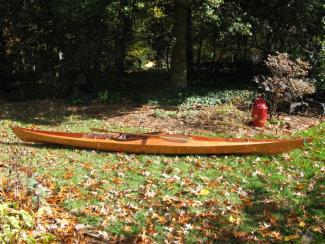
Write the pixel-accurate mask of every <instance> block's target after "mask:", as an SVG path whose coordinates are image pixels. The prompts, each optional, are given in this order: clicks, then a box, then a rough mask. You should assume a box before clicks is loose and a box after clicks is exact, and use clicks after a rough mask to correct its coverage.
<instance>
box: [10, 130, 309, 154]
mask: <svg viewBox="0 0 325 244" xmlns="http://www.w3.org/2000/svg"><path fill="white" fill-rule="evenodd" d="M12 130H13V131H14V133H15V134H16V135H17V136H18V137H19V138H20V139H21V140H23V141H26V142H38V143H51V144H59V145H66V146H73V147H78V148H88V149H97V150H107V151H114V152H129V153H149V154H278V153H284V152H288V151H291V150H293V149H295V148H298V147H302V146H303V145H304V143H305V142H307V141H310V140H309V139H303V138H298V139H290V140H280V139H275V140H256V139H235V138H216V137H204V136H190V138H189V140H188V141H186V142H174V141H169V140H163V139H161V138H157V137H152V138H150V136H149V137H148V138H141V139H138V140H131V141H119V140H113V139H109V138H105V139H96V138H89V136H87V135H88V134H87V133H66V132H51V131H42V130H34V129H27V128H21V127H13V128H12ZM161 135H168V136H171V135H169V134H161ZM175 136H177V135H175Z"/></svg>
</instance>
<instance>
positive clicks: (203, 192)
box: [199, 189, 210, 196]
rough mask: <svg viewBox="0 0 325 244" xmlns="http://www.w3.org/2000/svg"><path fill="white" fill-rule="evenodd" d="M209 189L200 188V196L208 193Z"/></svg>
mask: <svg viewBox="0 0 325 244" xmlns="http://www.w3.org/2000/svg"><path fill="white" fill-rule="evenodd" d="M209 193H210V191H209V190H208V189H202V190H201V191H200V193H199V195H200V196H206V195H209Z"/></svg>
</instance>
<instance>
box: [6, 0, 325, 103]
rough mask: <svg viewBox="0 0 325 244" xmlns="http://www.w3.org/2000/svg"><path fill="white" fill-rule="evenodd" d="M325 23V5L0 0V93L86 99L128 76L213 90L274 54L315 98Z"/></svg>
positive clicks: (257, 69) (123, 83) (323, 64)
mask: <svg viewBox="0 0 325 244" xmlns="http://www.w3.org/2000/svg"><path fill="white" fill-rule="evenodd" d="M324 16H325V3H324V2H323V1H322V0H259V1H248V0H236V1H231V0H188V1H185V0H174V1H171V0H151V1H135V0H128V1H127V0H46V1H44V0H0V30H1V32H0V90H1V93H2V94H9V96H11V97H14V98H22V99H28V98H37V97H39V98H42V97H71V96H80V94H81V96H83V95H88V96H89V95H90V94H98V93H99V92H102V91H110V90H114V89H122V88H123V89H128V86H129V83H128V81H129V80H130V77H132V76H134V75H135V74H138V75H137V76H135V77H137V78H136V82H135V85H134V84H133V85H134V86H133V87H136V86H137V82H139V87H141V86H140V83H141V81H142V80H145V79H147V80H148V79H149V78H150V77H152V78H150V79H152V80H151V81H152V82H157V80H159V79H158V78H157V77H162V78H161V79H160V80H159V82H160V83H161V85H162V86H166V87H170V88H171V89H174V90H177V89H186V88H190V87H193V86H196V85H197V84H200V85H203V86H205V81H206V80H209V81H210V83H211V79H210V78H211V77H213V79H212V80H213V83H214V85H215V86H216V87H217V86H218V84H219V83H218V82H221V81H220V80H221V77H227V76H231V77H237V78H233V79H236V80H238V81H239V82H244V80H245V79H246V80H250V79H251V78H252V77H253V76H254V75H256V74H259V73H263V72H264V68H263V67H264V65H263V60H265V58H266V57H267V55H269V54H274V53H275V52H287V53H288V54H289V55H290V56H291V57H292V58H301V59H303V60H307V61H309V62H310V63H311V64H312V66H313V69H312V72H311V74H310V75H311V76H312V77H313V78H314V79H315V80H316V81H317V84H318V87H319V89H320V90H321V89H323V87H324V86H325V85H324V83H325V81H324V69H325V61H324V53H325V28H324V25H325V18H324ZM153 73H154V74H156V75H154V76H152V74H153ZM139 74H140V75H139ZM148 77H149V78H148ZM209 77H210V78H209ZM243 77H245V79H244V78H243ZM229 80H232V78H231V79H229ZM142 88H143V89H144V90H145V87H142ZM78 94H79V95H78Z"/></svg>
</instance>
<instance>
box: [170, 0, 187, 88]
mask: <svg viewBox="0 0 325 244" xmlns="http://www.w3.org/2000/svg"><path fill="white" fill-rule="evenodd" d="M174 7H175V9H174V32H175V39H176V42H175V45H174V46H173V49H172V60H171V77H170V85H171V87H172V88H174V89H183V88H187V62H186V22H187V21H186V19H187V6H186V4H185V3H184V2H183V1H182V0H175V6H174Z"/></svg>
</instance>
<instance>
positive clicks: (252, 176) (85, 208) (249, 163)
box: [0, 103, 325, 243]
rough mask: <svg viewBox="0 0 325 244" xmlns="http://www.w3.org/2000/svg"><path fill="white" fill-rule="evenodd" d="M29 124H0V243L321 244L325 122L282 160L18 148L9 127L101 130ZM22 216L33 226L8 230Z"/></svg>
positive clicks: (63, 122) (73, 123)
mask: <svg viewBox="0 0 325 244" xmlns="http://www.w3.org/2000/svg"><path fill="white" fill-rule="evenodd" d="M15 106H17V108H18V107H19V106H23V104H19V103H18V104H15V105H13V108H14V107H15ZM29 109H32V108H30V107H26V111H27V112H28V111H29ZM33 116H34V117H33V120H31V119H30V120H28V119H23V118H18V117H15V116H11V117H10V116H7V117H6V116H3V118H4V119H2V120H1V121H0V142H1V144H0V223H1V221H2V223H4V221H7V222H6V223H7V225H8V231H9V230H10V231H12V232H14V231H16V234H13V235H12V236H11V237H8V236H9V234H8V233H7V234H6V233H4V229H1V228H0V239H1V238H3V240H5V239H4V238H9V239H10V238H12V239H11V240H15V238H19V239H24V240H28V241H31V243H32V241H33V240H36V241H37V242H52V241H55V240H56V241H60V240H63V239H64V240H67V239H71V238H74V239H75V240H80V239H83V238H88V239H89V240H90V239H93V240H104V241H108V240H112V241H113V240H118V239H120V240H124V241H125V240H126V241H131V240H133V241H137V240H138V241H148V242H150V241H151V242H158V243H163V242H164V241H166V240H167V241H170V242H172V241H179V242H186V243H197V242H198V241H201V242H206V241H213V240H216V241H219V242H225V241H226V242H250V241H251V242H253V241H274V242H282V241H291V242H297V243H298V242H299V243H300V241H301V239H302V238H304V239H306V238H307V239H311V240H312V241H313V242H314V243H324V242H325V238H324V235H323V234H324V230H325V229H324V224H325V216H324V215H325V212H324V209H325V208H324V207H325V205H324V173H325V164H324V163H325V149H324V148H325V123H324V122H323V123H322V124H320V125H318V126H317V127H314V128H311V129H308V130H306V131H303V132H300V133H299V136H304V137H313V138H314V142H313V143H311V144H309V145H307V146H305V148H303V149H301V150H295V151H293V152H291V153H288V154H282V155H277V156H272V157H269V156H157V155H134V154H123V153H109V152H100V151H93V150H78V149H72V148H62V147H54V146H44V145H36V144H24V143H22V142H21V141H19V140H18V139H17V138H16V137H15V136H14V135H13V133H12V132H11V131H10V130H9V127H8V126H9V125H10V124H12V123H18V124H20V125H22V126H31V125H32V123H33V122H35V120H38V122H39V121H43V119H44V121H43V122H44V123H41V125H42V126H41V128H42V129H51V130H62V131H88V129H89V128H92V127H102V126H103V124H104V123H105V121H104V120H103V119H95V118H92V117H89V118H87V117H81V116H73V115H69V116H68V115H66V116H65V115H62V116H61V118H60V121H57V118H56V117H55V116H56V115H55V114H54V113H51V112H49V113H47V114H36V115H35V114H34V115H33ZM37 116H39V117H37ZM45 120H46V121H49V123H45ZM112 126H113V127H114V125H112ZM118 129H125V130H129V131H132V130H136V128H130V127H125V128H118ZM297 136H298V135H297ZM1 204H2V205H1ZM1 206H6V208H7V209H9V210H6V211H7V212H5V211H4V210H3V211H2V212H1ZM3 208H4V207H2V209H3ZM21 209H24V210H26V211H27V213H28V214H29V215H28V216H31V217H32V219H33V221H32V220H31V221H32V222H33V224H30V225H28V224H26V221H27V220H26V219H27V218H26V216H25V218H24V217H21V218H20V217H19V216H24V214H23V213H19V214H20V215H19V216H18V215H14V218H16V219H17V220H19V221H20V222H19V223H18V224H16V225H15V223H13V222H12V221H13V218H10V216H9V215H10V214H11V215H12V211H20V210H21ZM8 216H9V217H8ZM17 216H18V217H17ZM11 217H12V216H11ZM17 229H19V230H20V232H17ZM22 233H25V234H22Z"/></svg>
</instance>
